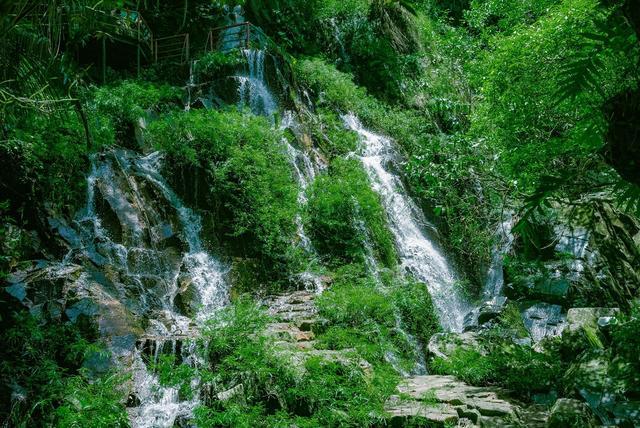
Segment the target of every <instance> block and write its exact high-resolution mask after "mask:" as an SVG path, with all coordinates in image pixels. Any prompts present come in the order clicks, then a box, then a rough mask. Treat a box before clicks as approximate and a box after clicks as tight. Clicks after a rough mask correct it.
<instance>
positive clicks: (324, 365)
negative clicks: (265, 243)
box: [195, 299, 398, 427]
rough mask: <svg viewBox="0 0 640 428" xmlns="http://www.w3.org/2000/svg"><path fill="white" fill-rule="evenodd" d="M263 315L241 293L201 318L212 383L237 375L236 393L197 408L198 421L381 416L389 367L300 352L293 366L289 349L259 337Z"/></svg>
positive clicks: (261, 422) (343, 420)
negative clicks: (367, 369) (369, 369)
mask: <svg viewBox="0 0 640 428" xmlns="http://www.w3.org/2000/svg"><path fill="white" fill-rule="evenodd" d="M266 322H267V318H266V317H265V315H264V313H263V312H262V311H261V310H260V309H258V308H257V306H255V304H254V303H253V302H252V301H251V300H248V299H240V300H238V301H237V302H234V303H233V304H232V306H230V307H228V308H226V309H224V310H222V311H221V312H220V314H219V316H218V317H216V318H215V319H214V320H212V321H210V322H209V323H208V326H207V329H206V330H205V331H204V339H205V343H207V345H206V350H207V353H208V355H209V357H210V359H209V362H210V364H211V373H215V376H214V378H212V379H214V380H215V384H216V386H217V387H218V388H220V387H222V388H230V387H232V386H236V385H238V384H240V383H241V384H242V385H243V393H242V396H241V397H239V398H237V399H234V398H232V399H229V400H226V401H219V400H215V401H211V402H207V403H206V404H205V405H203V406H201V407H200V408H198V409H196V412H195V414H196V423H197V425H198V426H203V427H213V426H234V427H235V426H256V425H257V426H289V425H292V424H295V425H296V426H301V427H312V426H363V425H370V424H371V423H372V422H374V421H379V420H381V418H382V406H383V403H384V402H385V401H386V399H387V398H388V397H389V395H390V394H392V393H393V391H394V390H395V386H396V384H397V381H398V379H397V375H395V373H393V372H392V371H390V370H389V369H388V368H386V367H382V366H376V367H375V368H374V370H373V373H372V374H371V375H370V377H366V375H365V373H364V372H363V370H362V369H361V368H360V367H359V366H358V365H357V364H355V361H354V362H352V363H349V362H346V361H345V362H341V361H327V360H325V359H322V358H321V357H309V358H306V360H305V362H304V367H303V369H304V370H303V372H299V371H297V370H293V368H292V367H291V365H290V364H289V363H288V361H289V360H288V358H290V357H289V356H288V354H287V353H283V351H282V350H278V351H276V350H275V349H273V348H272V347H271V346H270V345H269V343H268V342H267V341H266V340H265V338H264V336H263V331H264V326H265V323H266ZM302 354H304V353H302ZM302 354H301V355H300V356H297V357H296V356H291V358H298V357H302ZM252 424H253V425H252Z"/></svg>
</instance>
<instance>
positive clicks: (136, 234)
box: [79, 150, 228, 428]
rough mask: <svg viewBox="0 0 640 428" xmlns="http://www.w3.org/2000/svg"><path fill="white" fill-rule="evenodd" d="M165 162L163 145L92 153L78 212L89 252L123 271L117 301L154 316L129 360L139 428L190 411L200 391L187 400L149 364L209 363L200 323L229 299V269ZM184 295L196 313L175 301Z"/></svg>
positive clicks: (133, 411)
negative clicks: (200, 349)
mask: <svg viewBox="0 0 640 428" xmlns="http://www.w3.org/2000/svg"><path fill="white" fill-rule="evenodd" d="M161 162H162V155H161V154H160V153H158V152H156V153H152V154H150V155H148V156H144V157H142V156H139V155H137V154H134V153H131V152H128V151H125V150H115V151H112V152H109V153H107V154H106V155H103V156H101V157H94V158H93V159H92V170H91V173H90V175H89V177H88V179H87V184H88V185H87V206H86V208H85V210H84V212H83V213H82V215H81V217H80V218H79V223H80V225H81V227H82V231H83V235H84V241H85V252H86V254H87V257H88V258H89V259H90V260H92V261H93V262H94V263H95V264H97V265H98V266H109V268H108V270H110V271H117V272H118V276H117V277H118V280H119V281H120V282H121V284H118V285H117V287H116V289H117V290H118V291H119V292H120V293H121V296H119V300H121V301H127V302H129V305H130V307H131V310H132V312H133V313H134V314H136V315H138V316H144V317H146V318H147V319H148V321H149V322H148V324H149V327H148V328H147V329H146V331H145V332H144V335H143V337H141V338H139V345H138V346H137V348H136V349H135V351H134V354H133V356H132V361H133V364H132V366H131V371H132V374H133V393H134V395H135V397H136V398H137V400H138V403H139V404H138V405H137V406H136V407H134V408H130V409H129V413H130V418H131V424H132V426H134V427H141V428H147V427H149V428H151V427H173V426H174V424H176V423H179V422H178V421H183V420H188V419H189V418H190V416H191V414H192V411H193V409H194V408H195V407H196V406H197V405H198V403H199V402H198V398H197V395H196V397H194V398H192V399H188V400H187V399H184V398H182V397H180V394H179V393H178V390H177V389H176V388H172V387H164V386H161V385H160V382H159V380H158V377H157V376H156V374H155V373H154V372H153V370H152V368H151V367H149V363H155V362H157V361H158V358H159V356H160V355H161V354H166V353H169V354H172V355H174V356H175V357H176V359H177V360H178V361H181V362H182V363H184V364H189V365H191V366H196V365H198V364H203V363H204V362H203V361H200V360H199V358H198V356H197V355H196V352H195V351H196V349H195V339H196V337H197V334H198V333H197V329H198V325H199V324H201V323H202V322H204V321H205V320H206V319H207V318H209V317H210V316H211V315H212V314H213V313H214V312H215V311H216V310H217V309H219V308H221V307H222V306H224V305H225V304H226V303H227V302H228V289H227V285H226V283H225V281H224V276H225V273H226V271H225V268H224V267H223V265H222V264H221V263H219V262H218V261H217V260H215V259H214V258H212V257H211V256H210V255H209V254H208V253H207V252H206V251H205V249H204V245H203V243H202V241H201V238H200V234H201V229H202V226H201V219H200V216H199V215H198V214H196V213H195V212H194V211H193V210H191V209H190V208H188V207H186V206H185V205H184V204H183V202H182V201H181V200H180V198H179V197H178V196H177V195H176V193H175V192H174V191H173V190H172V189H171V187H170V186H169V185H168V184H167V182H166V181H165V179H164V178H163V177H162V175H161V174H160V172H159V169H160V166H161ZM109 213H112V214H111V217H113V216H115V219H114V218H110V214H109ZM171 239H174V241H170V240H171ZM181 243H182V244H181ZM130 295H134V296H135V297H136V298H135V299H131V298H130V297H129V296H130ZM183 296H189V297H188V298H187V297H183ZM178 298H182V299H183V300H185V301H184V302H183V306H184V307H189V308H190V309H191V313H185V309H184V307H183V308H182V309H179V308H178V307H177V306H176V300H177V299H178ZM168 345H170V346H168Z"/></svg>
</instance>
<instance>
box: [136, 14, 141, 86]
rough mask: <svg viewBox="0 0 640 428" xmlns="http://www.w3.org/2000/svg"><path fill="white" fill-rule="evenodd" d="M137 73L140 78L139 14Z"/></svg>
mask: <svg viewBox="0 0 640 428" xmlns="http://www.w3.org/2000/svg"><path fill="white" fill-rule="evenodd" d="M136 75H137V77H138V78H140V17H139V16H138V45H137V48H136Z"/></svg>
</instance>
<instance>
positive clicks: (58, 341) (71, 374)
mask: <svg viewBox="0 0 640 428" xmlns="http://www.w3.org/2000/svg"><path fill="white" fill-rule="evenodd" d="M2 324H3V326H2V330H1V334H2V335H1V339H2V342H3V343H4V344H5V345H6V346H4V347H3V348H2V353H1V354H0V357H1V361H2V362H1V365H0V378H1V379H2V382H3V383H2V389H1V390H0V391H1V394H2V399H3V400H4V401H5V402H7V403H13V404H12V406H11V407H10V408H6V409H5V408H3V411H2V413H1V415H2V418H3V420H4V421H6V422H7V423H8V424H10V425H11V426H16V427H27V426H52V425H55V426H61V427H75V426H86V425H87V424H89V425H95V426H105V427H106V426H119V427H124V426H128V419H127V414H126V412H125V410H124V408H123V406H122V401H123V399H124V398H125V397H124V394H125V391H123V390H122V389H121V386H122V382H123V380H125V379H124V376H123V375H120V374H114V373H109V372H108V371H105V369H104V361H108V358H109V356H108V354H107V353H106V351H105V350H104V349H103V347H102V346H100V345H97V344H95V343H92V342H93V341H95V339H96V332H92V331H90V330H89V331H84V330H83V329H81V328H79V327H78V325H74V324H71V323H70V322H66V323H57V322H49V323H46V324H42V320H39V319H37V318H35V317H34V316H32V315H31V314H29V313H28V311H25V310H18V311H15V312H14V313H13V314H12V315H11V316H10V317H8V318H5V316H4V315H3V320H2Z"/></svg>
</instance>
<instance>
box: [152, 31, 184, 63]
mask: <svg viewBox="0 0 640 428" xmlns="http://www.w3.org/2000/svg"><path fill="white" fill-rule="evenodd" d="M153 58H154V61H156V62H158V60H166V59H171V60H174V61H175V60H177V61H179V62H180V63H185V62H188V61H189V34H188V33H184V34H176V35H175V36H167V37H158V38H156V39H155V40H154V47H153Z"/></svg>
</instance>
